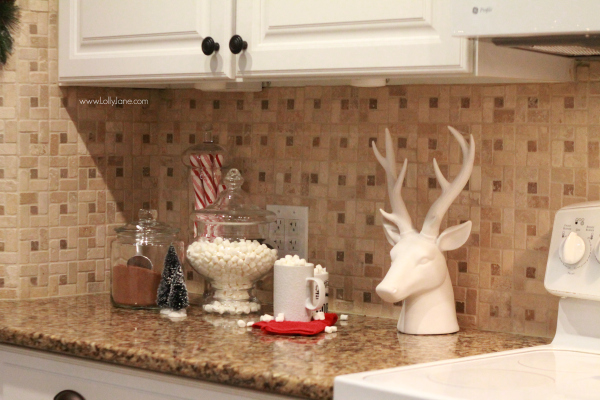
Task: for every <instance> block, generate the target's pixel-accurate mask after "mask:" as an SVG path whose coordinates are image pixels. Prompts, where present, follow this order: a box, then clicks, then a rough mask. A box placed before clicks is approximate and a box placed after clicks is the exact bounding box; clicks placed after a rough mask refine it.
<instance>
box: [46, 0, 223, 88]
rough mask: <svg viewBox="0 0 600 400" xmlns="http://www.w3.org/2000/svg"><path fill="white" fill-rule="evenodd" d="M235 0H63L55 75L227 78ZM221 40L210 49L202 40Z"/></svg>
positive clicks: (122, 79)
mask: <svg viewBox="0 0 600 400" xmlns="http://www.w3.org/2000/svg"><path fill="white" fill-rule="evenodd" d="M233 7H234V0H219V1H218V2H217V1H214V0H177V1H170V2H166V1H164V0H102V1H97V0H60V1H59V13H58V17H59V60H58V61H59V65H58V68H59V71H58V73H59V81H60V82H61V83H68V84H78V83H84V84H93V83H107V82H112V83H123V84H124V85H125V86H127V85H129V84H131V83H134V82H144V83H148V84H152V83H163V82H169V83H173V82H181V81H185V82H190V81H198V80H206V79H230V78H233V76H234V69H233V62H234V58H233V55H232V53H231V52H230V51H229V49H228V46H227V44H228V42H229V39H230V38H231V36H232V35H233V32H234V20H233V15H234V13H235V12H234V9H233ZM208 36H210V37H212V38H213V39H214V41H215V42H217V43H219V44H220V45H221V49H220V50H219V51H218V52H215V53H213V54H212V55H210V56H206V55H205V54H204V53H202V47H201V46H202V40H203V39H204V38H205V37H208Z"/></svg>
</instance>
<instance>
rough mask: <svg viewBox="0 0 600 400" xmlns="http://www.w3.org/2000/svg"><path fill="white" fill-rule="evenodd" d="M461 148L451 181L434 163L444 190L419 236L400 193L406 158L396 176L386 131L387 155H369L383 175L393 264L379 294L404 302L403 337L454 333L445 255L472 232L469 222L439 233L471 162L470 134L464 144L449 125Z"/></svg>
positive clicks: (455, 325)
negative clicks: (458, 165) (459, 162)
mask: <svg viewBox="0 0 600 400" xmlns="http://www.w3.org/2000/svg"><path fill="white" fill-rule="evenodd" d="M448 129H450V132H451V133H452V135H454V137H455V138H456V140H457V141H458V143H459V144H460V147H461V149H462V153H463V165H462V168H461V170H460V172H459V174H458V175H457V176H456V178H455V179H454V181H452V183H450V182H448V181H447V180H446V178H444V176H443V175H442V172H441V171H440V168H439V166H438V164H437V161H436V160H435V159H434V160H433V168H434V170H435V176H436V178H437V180H438V182H439V184H440V186H441V187H442V194H441V196H440V197H439V198H438V199H437V200H436V201H435V202H434V203H433V204H432V206H431V208H430V209H429V212H427V216H426V217H425V222H424V223H423V228H422V229H421V232H420V233H418V232H417V231H416V230H415V229H414V228H413V225H412V222H411V219H410V216H409V215H408V211H407V210H406V206H405V205H404V201H403V200H402V196H401V191H402V183H403V182H404V176H405V175H406V166H407V160H406V159H405V160H404V165H403V167H402V171H400V175H399V176H397V174H396V157H395V155H394V147H393V146H392V138H391V136H390V132H389V131H388V130H387V129H386V131H385V147H386V156H385V157H383V156H382V155H381V153H379V150H377V147H376V146H375V144H373V151H374V152H375V156H376V157H377V160H378V161H379V163H380V164H381V166H382V167H383V169H384V170H385V172H386V179H387V185H388V195H389V197H390V203H391V205H392V213H391V214H390V213H387V212H385V211H383V210H380V211H381V215H382V216H383V227H384V231H385V235H386V237H387V239H388V241H389V242H390V244H391V245H392V246H394V247H393V248H392V251H391V252H390V255H391V257H392V266H391V267H390V269H389V271H388V273H387V274H386V276H385V278H384V279H383V281H381V283H380V284H379V285H378V286H377V288H376V291H377V294H378V295H379V296H380V297H381V298H382V299H383V300H384V301H388V302H391V303H395V302H397V301H400V300H404V304H403V307H402V312H401V313H400V319H399V321H398V330H399V331H400V332H404V333H411V334H418V335H431V334H442V333H453V332H457V331H458V322H457V320H456V309H455V303H454V292H453V290H452V283H451V282H450V275H449V274H448V267H447V265H446V259H445V258H444V254H442V252H443V251H448V250H454V249H457V248H459V247H460V246H462V245H463V244H464V243H465V242H466V241H467V239H468V238H469V234H470V233H471V221H467V222H464V223H462V224H460V225H456V226H453V227H450V228H448V229H446V230H445V231H444V232H442V233H441V234H440V225H441V223H442V218H443V217H444V214H445V213H446V211H447V210H448V208H449V207H450V204H452V202H453V201H454V199H456V197H457V196H458V195H459V194H460V192H461V190H463V188H464V187H465V185H466V183H467V181H468V180H469V177H470V176H471V171H472V170H473V161H474V159H475V145H474V141H473V135H471V138H470V143H469V145H467V143H466V142H465V139H464V138H463V136H462V135H461V134H460V132H458V131H457V130H456V129H454V128H452V127H450V126H449V127H448Z"/></svg>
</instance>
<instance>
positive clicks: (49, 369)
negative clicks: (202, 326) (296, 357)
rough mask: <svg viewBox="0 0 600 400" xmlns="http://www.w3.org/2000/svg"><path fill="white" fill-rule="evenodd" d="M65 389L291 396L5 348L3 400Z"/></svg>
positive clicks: (119, 398) (151, 395)
mask: <svg viewBox="0 0 600 400" xmlns="http://www.w3.org/2000/svg"><path fill="white" fill-rule="evenodd" d="M64 390H71V391H74V392H76V393H78V394H79V395H80V396H81V397H82V398H83V399H84V400H192V399H211V400H219V399H223V400H233V399H284V398H285V399H289V397H284V396H278V395H273V394H268V393H264V392H259V391H253V390H249V389H238V388H235V387H230V386H225V385H219V384H214V383H209V382H202V381H196V380H193V379H186V378H179V377H175V376H171V375H167V374H160V373H155V372H147V371H142V370H137V369H133V368H126V367H119V366H116V365H111V364H107V363H101V362H95V361H87V360H83V359H78V358H74V357H68V356H61V355H55V354H51V353H46V352H41V351H35V350H28V349H23V348H19V347H12V346H3V345H2V346H0V400H53V399H55V397H56V395H57V394H58V393H60V392H62V391H64Z"/></svg>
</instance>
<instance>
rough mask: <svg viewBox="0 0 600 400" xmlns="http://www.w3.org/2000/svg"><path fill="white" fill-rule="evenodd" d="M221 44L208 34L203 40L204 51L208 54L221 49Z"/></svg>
mask: <svg viewBox="0 0 600 400" xmlns="http://www.w3.org/2000/svg"><path fill="white" fill-rule="evenodd" d="M220 48H221V46H220V45H219V43H217V42H215V41H214V39H213V38H211V37H210V36H207V37H205V38H204V40H202V52H203V53H204V54H206V55H207V56H210V55H211V54H212V53H214V52H215V51H219V49H220Z"/></svg>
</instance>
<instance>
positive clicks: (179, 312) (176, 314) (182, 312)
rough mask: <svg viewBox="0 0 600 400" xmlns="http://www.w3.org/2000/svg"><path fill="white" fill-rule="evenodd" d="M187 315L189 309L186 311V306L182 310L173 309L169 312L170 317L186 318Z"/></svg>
mask: <svg viewBox="0 0 600 400" xmlns="http://www.w3.org/2000/svg"><path fill="white" fill-rule="evenodd" d="M185 317H187V311H185V308H183V309H181V310H177V311H173V310H171V312H170V313H169V318H185Z"/></svg>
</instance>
